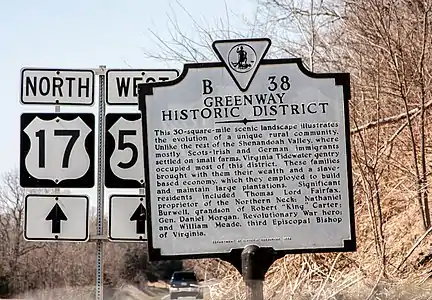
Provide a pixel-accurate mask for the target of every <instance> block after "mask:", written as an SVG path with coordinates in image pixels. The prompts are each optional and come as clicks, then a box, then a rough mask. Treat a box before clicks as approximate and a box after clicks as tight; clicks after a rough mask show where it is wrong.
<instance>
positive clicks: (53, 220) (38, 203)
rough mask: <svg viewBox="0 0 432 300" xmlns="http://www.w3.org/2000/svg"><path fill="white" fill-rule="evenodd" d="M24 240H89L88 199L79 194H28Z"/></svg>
mask: <svg viewBox="0 0 432 300" xmlns="http://www.w3.org/2000/svg"><path fill="white" fill-rule="evenodd" d="M24 204H25V223H24V238H25V239H26V240H28V241H71V242H72V241H75V242H80V241H81V242H85V241H87V240H88V237H89V231H88V225H89V224H88V213H89V199H88V197H87V196H78V195H27V196H26V198H25V203H24Z"/></svg>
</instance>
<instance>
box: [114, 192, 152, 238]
mask: <svg viewBox="0 0 432 300" xmlns="http://www.w3.org/2000/svg"><path fill="white" fill-rule="evenodd" d="M146 227H147V211H146V204H145V196H144V195H112V196H111V197H110V199H109V221H108V238H109V239H110V240H111V241H124V242H128V241H130V242H136V241H146V240H147V228H146Z"/></svg>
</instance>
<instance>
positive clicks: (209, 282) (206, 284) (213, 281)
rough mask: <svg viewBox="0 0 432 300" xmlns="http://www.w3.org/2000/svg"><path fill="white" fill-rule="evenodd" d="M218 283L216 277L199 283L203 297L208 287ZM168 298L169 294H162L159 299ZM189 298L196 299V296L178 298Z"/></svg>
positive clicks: (180, 299) (164, 299)
mask: <svg viewBox="0 0 432 300" xmlns="http://www.w3.org/2000/svg"><path fill="white" fill-rule="evenodd" d="M218 283H219V280H216V279H210V280H207V281H204V282H201V283H200V286H201V288H203V290H204V298H205V294H206V293H208V287H210V286H214V285H217V284H218ZM169 299H170V297H169V294H167V295H164V296H162V297H161V298H160V300H169ZM189 299H196V298H194V297H183V298H179V300H189Z"/></svg>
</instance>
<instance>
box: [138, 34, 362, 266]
mask: <svg viewBox="0 0 432 300" xmlns="http://www.w3.org/2000/svg"><path fill="white" fill-rule="evenodd" d="M217 47H218V49H217V50H218V51H220V52H222V53H220V57H221V58H222V62H223V64H222V63H221V64H220V65H217V64H216V63H213V64H208V67H207V66H206V64H196V65H195V64H191V65H185V69H184V72H185V74H184V75H183V74H182V75H180V77H181V78H182V80H181V81H176V82H166V83H158V84H155V85H153V86H146V88H145V89H142V90H141V91H142V93H146V96H145V104H144V105H143V106H142V116H143V118H144V122H145V124H146V127H145V129H146V132H144V133H143V134H144V147H145V148H146V149H147V151H146V153H147V154H148V157H145V167H146V171H145V172H146V184H148V186H149V195H147V197H148V198H149V201H150V207H148V209H150V212H151V226H150V227H151V236H150V238H149V249H150V250H149V252H150V251H151V250H152V249H159V250H160V253H161V256H176V255H183V256H190V257H192V256H194V255H202V256H203V255H208V254H215V253H229V252H230V251H231V250H232V249H241V248H243V247H245V246H246V245H249V244H255V245H257V246H259V247H272V248H273V249H275V250H277V251H303V252H308V251H309V250H311V249H313V250H322V251H328V249H333V250H334V249H339V250H345V251H353V249H355V234H354V227H353V226H354V221H353V220H354V219H353V215H352V214H351V213H350V212H352V211H353V201H352V190H351V173H350V172H351V170H350V154H349V131H348V130H349V123H348V122H349V121H348V120H349V119H348V115H347V106H348V99H349V76H347V75H348V74H313V73H310V72H309V71H307V70H306V69H305V68H304V67H303V66H302V64H301V61H300V60H297V59H286V60H284V59H281V60H263V61H262V62H260V60H261V58H262V57H263V53H265V48H266V45H264V44H262V43H261V44H260V41H257V42H254V43H250V44H249V43H247V42H242V43H241V42H239V41H233V42H232V43H231V44H224V45H218V46H217ZM248 72H250V73H248ZM255 72H256V73H255ZM179 95H181V97H179ZM140 96H141V95H140ZM140 99H142V98H140ZM167 225H169V226H167ZM154 258H155V259H157V258H156V257H154Z"/></svg>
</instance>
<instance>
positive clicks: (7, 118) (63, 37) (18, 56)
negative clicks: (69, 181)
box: [0, 0, 256, 205]
mask: <svg viewBox="0 0 432 300" xmlns="http://www.w3.org/2000/svg"><path fill="white" fill-rule="evenodd" d="M179 3H180V4H181V6H183V7H184V8H185V9H186V10H187V11H188V13H189V14H190V15H192V16H194V19H195V20H198V21H199V22H201V23H207V24H209V25H210V26H212V24H214V22H216V20H217V19H218V18H219V19H220V18H224V16H225V15H226V7H228V10H229V11H233V12H236V11H239V12H241V13H242V14H243V15H245V16H252V15H253V13H254V12H255V10H256V4H255V3H256V2H255V0H225V1H224V0H215V1H205V5H204V1H202V0H178V1H176V0H157V1H149V0H122V1H119V0H92V1H89V0H74V1H58V0H38V1H31V0H17V1H5V3H2V9H1V10H0V41H1V42H0V67H1V72H0V91H1V101H2V103H3V106H2V109H1V110H0V137H1V140H2V143H1V145H0V173H4V172H7V171H9V170H11V169H13V168H18V167H19V155H20V143H19V136H20V114H21V113H23V112H54V107H47V106H45V107H40V106H34V105H30V106H23V105H21V104H20V103H19V91H20V84H21V82H20V69H21V68H23V67H39V68H97V67H98V66H99V65H106V66H107V68H108V69H109V68H130V67H133V68H164V67H167V66H168V67H174V68H177V69H180V70H181V68H182V64H181V63H182V62H177V63H171V64H168V65H167V64H166V63H164V62H162V61H155V60H150V59H147V58H146V57H145V55H144V53H143V50H142V48H143V47H145V49H146V50H149V51H153V52H155V51H157V49H158V48H157V44H156V42H155V39H154V38H153V37H152V36H151V34H150V31H149V30H153V31H155V32H157V33H158V34H159V36H160V37H161V38H164V39H167V38H168V39H169V38H170V31H169V29H168V26H167V24H168V23H169V16H171V17H172V16H173V15H175V17H176V18H177V20H178V23H179V24H180V25H181V26H182V28H183V29H184V30H185V32H186V33H187V34H194V29H193V26H192V21H191V19H190V17H189V16H188V15H187V14H186V13H185V12H184V10H183V9H182V8H181V6H180V5H179ZM230 26H232V28H238V30H239V31H241V30H242V29H241V28H244V26H245V25H244V23H242V21H241V20H240V19H239V18H235V17H233V18H231V19H230ZM78 110H80V111H82V112H94V113H95V112H96V108H90V109H89V108H81V107H80V108H73V109H70V108H67V109H64V110H63V109H62V111H65V112H66V111H75V112H78ZM80 192H84V193H86V194H88V195H90V199H91V203H92V204H93V205H94V204H95V198H96V189H95V188H94V189H90V190H83V191H80ZM125 192H127V193H135V192H136V191H130V190H129V191H125ZM105 196H107V194H106V195H105Z"/></svg>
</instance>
